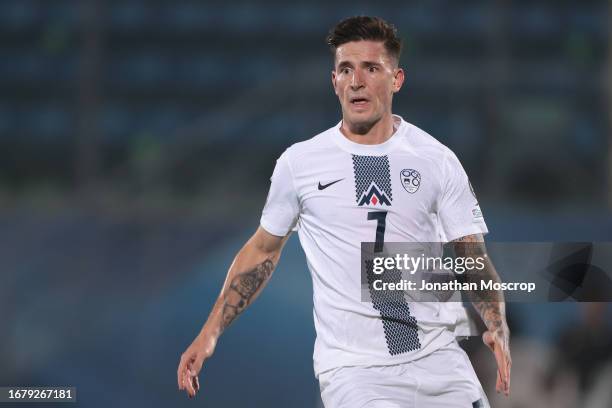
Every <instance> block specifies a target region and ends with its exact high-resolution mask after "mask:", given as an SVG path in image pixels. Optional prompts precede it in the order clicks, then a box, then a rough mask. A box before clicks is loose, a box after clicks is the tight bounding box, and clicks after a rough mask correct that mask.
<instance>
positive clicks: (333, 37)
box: [327, 16, 402, 63]
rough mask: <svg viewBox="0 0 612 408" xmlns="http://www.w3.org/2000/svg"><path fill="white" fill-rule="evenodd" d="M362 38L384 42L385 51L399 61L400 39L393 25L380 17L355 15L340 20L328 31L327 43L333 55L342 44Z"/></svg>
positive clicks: (362, 39) (361, 39)
mask: <svg viewBox="0 0 612 408" xmlns="http://www.w3.org/2000/svg"><path fill="white" fill-rule="evenodd" d="M364 40H370V41H380V42H382V43H384V45H385V49H386V50H387V53H388V54H389V55H390V56H391V57H392V58H394V59H395V60H396V62H398V63H399V59H400V54H401V52H402V40H401V39H400V38H399V37H398V36H397V29H396V28H395V26H394V25H393V24H390V23H387V22H386V21H385V20H383V19H382V18H380V17H368V16H356V17H349V18H347V19H344V20H342V21H340V22H339V23H338V24H336V25H335V26H334V27H333V28H332V29H331V30H330V31H329V34H328V36H327V45H329V48H330V50H331V52H332V54H334V56H335V55H336V49H337V48H338V47H339V46H341V45H342V44H345V43H348V42H351V41H364Z"/></svg>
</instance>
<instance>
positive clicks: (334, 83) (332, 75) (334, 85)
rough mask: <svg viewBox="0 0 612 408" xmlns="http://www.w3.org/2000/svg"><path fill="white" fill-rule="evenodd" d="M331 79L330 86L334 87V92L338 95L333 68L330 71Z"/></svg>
mask: <svg viewBox="0 0 612 408" xmlns="http://www.w3.org/2000/svg"><path fill="white" fill-rule="evenodd" d="M331 80H332V86H333V87H334V93H335V94H336V95H338V91H337V90H336V70H335V69H333V70H332V72H331Z"/></svg>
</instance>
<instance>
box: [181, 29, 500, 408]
mask: <svg viewBox="0 0 612 408" xmlns="http://www.w3.org/2000/svg"><path fill="white" fill-rule="evenodd" d="M328 44H329V45H330V48H331V50H332V52H333V53H334V70H333V71H332V78H331V79H332V84H333V87H334V90H335V93H336V95H337V96H338V99H339V100H340V105H341V107H342V121H341V122H340V123H339V124H338V125H336V126H335V127H333V128H331V129H329V130H327V131H325V132H323V133H321V134H319V135H317V136H315V137H314V138H312V139H310V140H307V141H305V142H301V143H297V144H295V145H293V146H291V147H290V148H289V149H287V150H286V151H285V152H284V153H283V154H282V155H281V157H280V158H279V159H278V161H277V164H276V168H275V170H274V173H273V175H272V179H271V181H272V182H271V187H270V191H269V194H268V198H267V201H266V205H265V208H264V210H263V215H262V217H261V225H260V227H259V228H258V230H257V231H256V232H255V234H254V235H253V236H252V237H251V239H249V241H248V242H247V243H246V244H245V245H244V247H243V248H242V249H241V250H240V251H239V252H238V254H237V255H236V258H235V260H234V262H233V263H232V265H231V266H230V269H229V272H228V275H227V279H226V281H225V283H224V285H223V289H222V291H221V294H220V296H219V298H218V299H217V301H216V303H215V305H214V307H213V310H212V312H211V314H210V316H209V318H208V320H207V321H206V323H205V324H204V326H203V328H202V330H201V332H200V334H199V335H198V336H197V337H196V339H195V340H194V341H193V343H192V344H191V345H190V346H189V348H187V350H186V351H185V352H184V353H183V355H182V357H181V361H180V364H179V367H178V372H177V376H178V386H179V389H184V390H185V391H186V392H187V393H188V395H189V396H190V397H191V396H194V395H195V394H196V392H197V391H198V389H199V383H198V373H199V372H200V370H201V367H202V364H203V362H204V361H205V360H206V359H207V358H209V357H210V356H211V355H212V353H213V351H214V349H215V345H216V343H217V340H218V338H219V336H220V335H221V333H222V332H223V331H224V330H225V328H227V327H228V326H229V325H230V324H231V323H232V321H233V320H234V319H235V318H236V317H237V316H238V315H239V314H240V313H241V312H242V311H243V310H244V309H245V308H246V307H247V306H249V305H250V304H251V303H252V302H253V301H254V300H255V298H256V297H257V296H258V295H259V293H260V291H261V290H262V288H263V287H264V286H265V284H266V283H267V282H268V280H269V279H270V276H271V275H272V271H273V270H274V268H275V266H276V264H277V262H278V260H279V257H280V254H281V250H282V248H283V245H284V244H285V242H286V240H287V238H288V237H289V234H290V233H291V231H292V230H293V229H297V231H298V234H299V238H300V242H301V244H302V247H303V249H304V252H305V253H306V258H307V261H308V266H309V269H310V271H311V274H312V278H313V290H314V296H313V301H314V319H315V328H316V331H317V339H316V343H315V352H314V368H315V372H316V375H317V377H318V379H319V383H320V387H321V395H322V399H323V401H324V403H325V406H326V407H327V408H336V407H350V408H357V407H379V406H380V407H390V406H392V407H437V406H440V407H455V406H456V407H466V406H469V407H472V406H478V407H480V406H487V405H488V402H487V399H486V396H485V395H484V393H483V391H482V387H481V386H480V383H479V382H478V380H477V378H476V376H475V374H474V371H473V369H472V366H471V364H470V363H469V360H468V359H467V357H466V355H465V353H464V352H463V350H461V348H460V347H459V346H458V345H457V342H456V340H455V336H454V333H453V330H454V329H453V325H454V324H455V323H456V320H457V317H456V315H454V314H453V313H452V312H449V310H450V309H447V308H445V307H443V306H444V305H441V304H435V303H417V302H413V303H408V302H406V301H405V299H403V298H402V301H401V302H399V303H398V304H396V305H395V309H394V310H393V311H389V310H387V309H385V307H386V306H385V305H384V304H378V303H376V302H375V303H372V302H365V301H362V299H361V275H360V270H361V268H360V267H361V259H360V248H361V242H371V241H373V240H374V239H376V242H377V243H380V244H381V245H382V244H384V242H385V241H387V242H439V241H440V237H445V240H446V241H454V242H459V243H469V244H470V245H467V246H464V245H462V246H459V245H458V246H457V248H456V250H457V251H461V252H462V253H463V254H464V255H468V256H469V255H470V254H471V252H469V251H468V249H470V248H472V249H475V250H476V251H479V252H480V253H484V251H485V249H484V243H483V239H482V234H484V233H486V232H487V228H486V225H485V223H484V220H483V218H482V215H481V213H480V210H479V208H478V203H477V201H476V198H475V196H474V194H473V192H472V191H471V188H470V186H469V181H468V178H467V176H466V174H465V172H464V171H463V168H462V167H461V164H460V163H459V161H458V160H457V158H456V157H455V155H454V154H453V153H452V152H451V151H450V150H449V149H448V148H446V147H445V146H443V145H442V144H440V143H439V142H437V141H436V140H435V139H434V138H432V137H431V136H429V135H428V134H427V133H425V132H423V131H422V130H420V129H418V128H417V127H415V126H413V125H411V124H409V123H407V122H405V121H404V120H403V119H402V118H401V117H399V116H396V115H393V114H392V111H391V105H392V99H393V94H395V93H396V92H398V91H399V90H400V89H401V87H402V84H403V82H404V71H403V70H402V69H401V68H399V67H398V63H399V57H400V51H401V43H400V40H399V39H398V38H397V36H396V32H395V28H394V27H393V26H391V25H389V24H388V23H386V22H385V21H383V20H381V19H378V18H372V17H353V18H349V19H346V20H344V21H342V22H340V23H339V24H338V25H336V27H334V28H333V29H332V30H331V32H330V35H329V36H328ZM485 266H486V268H484V270H483V271H481V274H480V275H479V276H476V277H478V278H490V279H496V280H497V279H498V277H497V273H496V272H495V269H494V268H493V266H492V265H491V263H490V262H489V261H486V265H485ZM468 278H470V277H468ZM473 278H474V277H473V276H472V277H471V279H473ZM476 300H477V301H476V302H474V306H475V307H476V309H477V310H478V312H479V313H480V315H481V316H482V318H483V320H484V322H485V324H486V326H487V329H488V330H487V331H486V332H485V333H484V335H483V340H484V342H485V343H486V344H487V345H488V346H489V347H490V348H491V350H492V351H493V352H494V354H495V358H496V360H497V364H498V377H497V390H498V392H500V391H502V392H504V393H506V394H508V393H509V387H510V365H511V360H510V351H509V346H508V339H509V331H508V327H507V325H506V321H505V305H504V302H503V297H502V294H501V293H493V294H492V296H488V297H487V298H486V299H484V298H482V297H480V298H477V299H476Z"/></svg>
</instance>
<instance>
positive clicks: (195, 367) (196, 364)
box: [190, 353, 204, 376]
mask: <svg viewBox="0 0 612 408" xmlns="http://www.w3.org/2000/svg"><path fill="white" fill-rule="evenodd" d="M202 364H204V355H203V354H200V353H198V355H196V357H195V359H194V360H193V364H191V370H190V371H191V375H193V376H196V375H198V373H199V372H200V370H201V369H202Z"/></svg>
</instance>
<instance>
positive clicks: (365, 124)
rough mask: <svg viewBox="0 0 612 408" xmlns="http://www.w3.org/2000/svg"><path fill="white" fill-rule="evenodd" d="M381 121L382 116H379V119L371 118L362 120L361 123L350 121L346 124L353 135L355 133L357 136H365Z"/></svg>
mask: <svg viewBox="0 0 612 408" xmlns="http://www.w3.org/2000/svg"><path fill="white" fill-rule="evenodd" d="M381 119H382V116H378V117H369V118H367V119H364V120H361V121H352V120H349V121H345V123H346V125H347V127H348V128H349V130H350V131H351V133H354V134H356V135H365V134H367V133H368V132H369V131H370V129H372V128H373V127H374V125H376V124H377V123H378V122H379V121H380V120H381Z"/></svg>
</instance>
